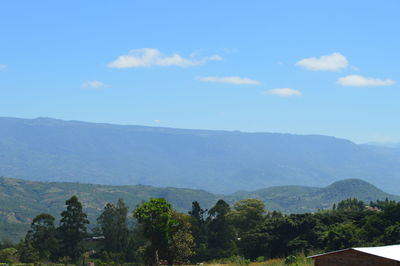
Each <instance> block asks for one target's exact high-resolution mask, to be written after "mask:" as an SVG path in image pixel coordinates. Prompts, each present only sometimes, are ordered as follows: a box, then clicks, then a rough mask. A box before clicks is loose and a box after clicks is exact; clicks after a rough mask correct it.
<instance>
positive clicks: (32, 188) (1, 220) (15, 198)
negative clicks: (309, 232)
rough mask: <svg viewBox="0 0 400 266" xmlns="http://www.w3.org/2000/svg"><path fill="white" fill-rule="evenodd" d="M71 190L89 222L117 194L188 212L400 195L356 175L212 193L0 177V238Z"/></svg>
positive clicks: (22, 228) (326, 204) (21, 230)
mask: <svg viewBox="0 0 400 266" xmlns="http://www.w3.org/2000/svg"><path fill="white" fill-rule="evenodd" d="M72 195H76V196H78V198H79V199H80V200H81V201H82V203H83V204H84V205H85V211H86V213H87V215H88V219H89V221H90V222H91V224H90V225H89V226H90V227H92V226H93V225H94V224H95V223H96V218H97V217H98V216H99V215H100V213H101V211H102V209H103V207H104V206H105V205H106V204H107V203H108V202H117V201H118V199H120V198H121V199H123V200H124V201H125V202H126V204H127V205H128V206H130V207H131V208H134V207H135V206H137V205H138V204H140V203H141V201H143V200H148V199H149V198H165V199H166V200H167V201H168V202H170V203H171V204H172V205H173V206H174V208H175V209H176V210H178V211H180V212H187V211H189V210H190V209H191V202H193V201H198V202H199V203H200V204H201V206H203V207H204V208H207V209H209V208H211V207H212V206H213V205H214V204H215V203H216V202H217V201H218V199H224V200H225V201H226V202H227V203H229V204H234V203H235V202H237V201H239V200H242V199H246V198H256V199H259V200H261V201H263V202H264V203H265V204H266V206H268V209H269V210H271V211H272V210H277V211H281V212H284V213H304V212H315V211H317V210H318V209H327V208H331V207H332V205H333V204H334V203H335V202H339V201H341V200H343V199H346V198H350V197H356V198H359V199H360V200H363V201H365V202H369V201H372V200H377V199H381V200H383V199H385V198H389V199H392V200H400V197H398V196H393V195H389V194H387V193H384V192H382V191H381V190H379V189H377V188H376V187H374V186H372V185H371V184H368V183H366V182H364V181H362V180H355V179H350V180H344V181H340V182H336V183H334V184H332V185H330V186H328V187H325V188H313V187H301V186H282V187H270V188H266V189H261V190H257V191H253V192H244V191H242V192H237V193H234V194H231V195H216V194H212V193H208V192H206V191H202V190H192V189H179V188H156V187H150V186H101V185H90V184H77V183H44V182H31V181H24V180H19V179H11V178H0V239H1V238H5V237H7V238H9V239H11V240H13V241H19V239H21V238H22V237H23V236H24V234H25V232H26V230H28V228H29V224H30V223H31V222H32V218H33V217H34V216H35V215H36V214H38V213H42V212H46V213H49V214H51V215H52V216H54V217H56V219H58V218H57V217H58V214H59V213H60V212H61V211H62V209H63V208H64V201H65V199H66V198H69V197H71V196H72Z"/></svg>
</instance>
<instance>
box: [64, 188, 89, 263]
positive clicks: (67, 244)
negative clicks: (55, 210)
mask: <svg viewBox="0 0 400 266" xmlns="http://www.w3.org/2000/svg"><path fill="white" fill-rule="evenodd" d="M65 204H66V205H67V209H66V210H65V211H63V212H61V220H60V227H58V229H57V230H58V239H59V240H60V253H59V254H60V256H61V257H70V258H71V260H72V261H74V262H75V261H77V260H78V259H79V258H80V257H81V256H82V254H83V252H84V248H83V240H84V238H85V237H86V236H87V231H86V225H87V224H89V221H88V220H87V215H86V213H84V212H83V209H82V204H81V203H80V201H79V200H78V197H76V196H72V197H71V198H70V199H68V200H67V201H66V202H65Z"/></svg>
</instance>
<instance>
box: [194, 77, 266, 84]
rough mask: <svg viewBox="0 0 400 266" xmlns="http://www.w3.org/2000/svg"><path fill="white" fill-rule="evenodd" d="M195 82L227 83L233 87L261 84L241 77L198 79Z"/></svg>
mask: <svg viewBox="0 0 400 266" xmlns="http://www.w3.org/2000/svg"><path fill="white" fill-rule="evenodd" d="M197 80H199V81H203V82H213V83H227V84H234V85H260V84H261V82H260V81H258V80H254V79H250V78H242V77H235V76H232V77H198V78H197Z"/></svg>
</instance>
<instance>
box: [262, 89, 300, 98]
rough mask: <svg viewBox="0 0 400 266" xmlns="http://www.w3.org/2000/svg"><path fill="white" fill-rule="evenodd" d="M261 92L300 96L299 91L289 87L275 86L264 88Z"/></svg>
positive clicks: (282, 95)
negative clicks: (268, 88)
mask: <svg viewBox="0 0 400 266" xmlns="http://www.w3.org/2000/svg"><path fill="white" fill-rule="evenodd" d="M263 94H271V95H277V96H281V97H290V96H300V95H301V91H299V90H295V89H291V88H277V89H271V90H266V91H264V92H263Z"/></svg>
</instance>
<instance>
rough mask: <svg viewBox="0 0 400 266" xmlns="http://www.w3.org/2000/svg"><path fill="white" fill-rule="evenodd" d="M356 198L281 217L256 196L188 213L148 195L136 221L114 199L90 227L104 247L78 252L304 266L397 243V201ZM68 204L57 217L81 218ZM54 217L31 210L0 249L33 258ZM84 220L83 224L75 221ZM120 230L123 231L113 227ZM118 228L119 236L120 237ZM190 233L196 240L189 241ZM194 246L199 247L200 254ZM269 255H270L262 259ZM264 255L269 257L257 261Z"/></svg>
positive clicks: (103, 258) (149, 260)
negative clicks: (327, 255) (22, 233)
mask: <svg viewBox="0 0 400 266" xmlns="http://www.w3.org/2000/svg"><path fill="white" fill-rule="evenodd" d="M360 202H361V201H359V200H357V199H354V198H350V199H348V200H344V201H343V202H339V203H338V204H337V206H338V207H337V208H335V210H323V211H319V212H316V213H305V214H290V215H286V214H283V213H280V212H276V211H270V212H267V211H265V206H264V204H263V203H262V202H260V201H258V200H256V199H248V200H243V201H241V202H239V203H237V204H235V205H234V206H233V208H232V209H231V207H230V205H229V204H228V203H227V202H225V201H224V200H222V199H221V200H219V201H217V203H216V204H215V205H214V206H213V207H212V208H210V210H209V211H208V212H207V213H206V212H205V211H204V210H203V209H202V208H201V207H200V204H199V203H198V202H197V203H196V202H193V203H192V206H193V208H192V211H190V212H189V215H187V214H183V213H180V212H178V211H176V210H174V209H173V207H172V205H171V204H170V203H169V202H168V201H166V200H165V199H163V198H157V199H155V198H152V199H150V200H149V201H147V202H143V203H142V204H141V205H138V206H137V207H136V209H135V211H134V212H133V215H134V217H135V218H136V221H134V222H133V223H132V224H131V226H130V227H129V226H128V225H127V219H126V217H127V206H126V205H125V204H124V203H123V202H122V201H119V203H117V204H116V205H114V204H111V203H110V204H107V205H106V206H105V208H104V211H103V213H102V214H101V215H100V216H99V217H98V223H99V227H98V228H99V230H96V231H94V232H95V233H97V234H98V236H99V235H103V234H104V237H105V238H106V239H105V241H107V239H109V243H108V244H109V246H107V245H106V243H104V242H98V243H97V244H99V245H96V243H95V244H93V243H92V244H90V243H85V246H86V248H87V249H86V250H90V253H89V252H85V253H84V257H85V261H88V260H96V262H98V264H99V265H117V264H123V263H127V262H129V263H133V264H137V265H143V264H147V265H157V264H159V263H163V264H167V263H168V264H170V265H172V264H182V263H194V262H202V261H211V262H212V263H226V264H230V265H247V264H249V263H250V261H256V262H257V263H258V264H257V263H255V265H284V264H286V265H311V262H310V260H307V259H305V258H304V255H307V254H310V253H311V254H313V253H314V252H318V253H321V252H327V251H333V250H338V249H344V248H349V247H353V246H372V245H387V244H397V243H400V222H399V220H400V203H397V202H390V201H384V202H372V203H371V204H370V206H374V205H375V206H378V205H379V206H383V208H382V209H379V208H376V209H374V208H373V209H367V208H364V204H361V203H362V202H361V203H360ZM67 206H68V207H70V208H68V207H67V210H66V211H64V212H62V215H61V216H62V218H65V217H70V216H71V217H72V216H74V215H75V216H76V217H80V218H81V219H83V220H81V222H82V221H84V220H85V219H84V218H85V215H84V213H83V210H82V205H81V204H80V202H79V201H78V199H77V198H76V197H75V198H71V199H69V200H68V201H67ZM72 206H74V207H72ZM361 206H363V207H362V208H361ZM72 210H75V212H74V211H72ZM78 210H79V211H78ZM66 212H68V213H69V214H68V215H67V214H66ZM72 213H75V214H74V215H73V214H72ZM77 213H78V214H79V213H80V215H77ZM206 216H207V217H206ZM67 220H68V219H67ZM67 220H66V219H61V224H60V227H59V229H58V232H61V228H63V226H64V227H65V226H66V224H67V222H66V221H67ZM70 220H74V219H70ZM75 220H79V219H75ZM53 221H54V218H53V217H52V216H49V215H48V214H40V215H38V216H37V217H35V219H34V220H33V221H32V228H31V230H30V231H29V232H28V234H27V237H26V238H25V239H24V240H23V241H21V242H20V244H18V245H17V246H16V248H14V247H9V248H5V249H4V248H3V249H2V250H0V255H1V256H3V257H4V259H6V260H8V261H17V260H18V257H19V260H20V261H22V262H34V261H36V260H39V254H40V252H41V250H38V246H35V245H33V243H34V241H33V240H34V239H35V238H36V239H43V238H41V237H43V236H44V235H50V236H51V235H52V234H49V232H53V230H54V226H53V225H52V222H53ZM248 224H251V225H252V226H248ZM85 225H86V223H85V222H82V224H81V226H85ZM200 225H201V230H199V226H200ZM78 227H79V226H78ZM196 227H197V228H196ZM81 228H82V227H81ZM120 229H121V230H123V231H120V232H118V230H120ZM193 229H195V230H197V231H194V230H193ZM66 232H68V231H66ZM80 232H82V233H83V232H85V230H83V229H82V230H81V231H80ZM114 233H115V235H114ZM122 233H125V236H122V235H119V234H122ZM62 237H63V236H62V235H61V234H57V235H56V242H60V243H61V244H62V245H65V243H66V242H65V241H64V240H63V239H62ZM119 237H123V238H121V239H122V241H121V242H123V243H124V244H121V243H119V242H118V239H119ZM125 237H126V238H125ZM196 237H197V238H198V239H197V240H200V241H199V243H200V246H196ZM97 239H98V238H97ZM100 239H101V238H100ZM63 241H64V242H63ZM44 242H45V241H44ZM70 243H72V242H70ZM111 243H114V244H111ZM41 244H43V248H44V249H45V248H48V244H46V243H41ZM82 244H83V241H82V238H81V241H80V242H78V243H77V244H76V245H75V244H71V246H72V247H74V248H76V247H80V250H79V251H80V252H81V253H79V255H75V254H77V253H75V254H74V253H66V252H64V253H62V252H61V249H62V248H61V249H60V252H59V253H58V256H59V257H58V262H62V263H70V262H73V261H75V262H77V261H79V258H80V257H81V255H82V253H83V252H84V251H85V249H84V246H83V245H82ZM6 245H7V243H4V242H3V243H2V246H3V247H4V246H6ZM8 245H10V243H8ZM61 247H65V246H61ZM89 247H90V249H89ZM67 248H69V247H67ZM16 250H17V251H18V252H17V253H16V252H15V251H16ZM194 252H201V254H200V255H201V256H197V254H196V255H195V254H194ZM45 254H47V253H45ZM67 254H68V255H67ZM71 255H72V256H71ZM73 256H75V257H73ZM273 258H276V260H269V259H273ZM278 258H281V259H278ZM282 258H285V259H282ZM40 259H41V260H43V258H40ZM266 259H267V260H268V261H266V262H264V260H266ZM81 262H83V260H82V259H81V260H80V261H79V263H81ZM260 263H262V264H260Z"/></svg>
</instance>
